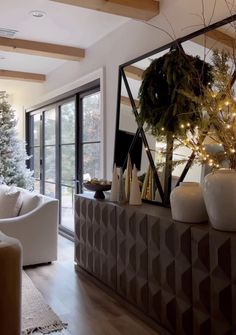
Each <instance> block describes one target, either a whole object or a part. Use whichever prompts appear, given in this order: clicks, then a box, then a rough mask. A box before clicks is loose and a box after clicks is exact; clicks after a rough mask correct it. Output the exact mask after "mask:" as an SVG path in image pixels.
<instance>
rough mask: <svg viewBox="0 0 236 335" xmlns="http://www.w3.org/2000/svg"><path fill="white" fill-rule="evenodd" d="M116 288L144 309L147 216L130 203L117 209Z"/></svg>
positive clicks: (146, 301)
mask: <svg viewBox="0 0 236 335" xmlns="http://www.w3.org/2000/svg"><path fill="white" fill-rule="evenodd" d="M116 219H117V292H118V293H119V294H120V295H121V296H123V297H124V298H126V299H127V300H128V301H129V302H131V303H132V304H134V305H135V306H137V307H138V308H140V309H141V310H142V311H144V312H146V311H147V307H148V283H147V275H148V267H147V216H146V215H145V214H143V213H138V212H137V211H136V210H135V209H133V207H131V206H130V208H121V207H117V209H116Z"/></svg>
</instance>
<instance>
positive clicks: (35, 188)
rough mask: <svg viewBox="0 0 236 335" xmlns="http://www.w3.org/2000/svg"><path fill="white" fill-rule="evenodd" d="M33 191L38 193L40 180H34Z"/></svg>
mask: <svg viewBox="0 0 236 335" xmlns="http://www.w3.org/2000/svg"><path fill="white" fill-rule="evenodd" d="M34 191H35V192H38V193H40V181H39V180H34Z"/></svg>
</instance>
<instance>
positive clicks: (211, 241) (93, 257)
mask: <svg viewBox="0 0 236 335" xmlns="http://www.w3.org/2000/svg"><path fill="white" fill-rule="evenodd" d="M75 262H76V264H77V266H79V267H81V268H83V269H84V270H86V271H87V272H88V273H90V274H91V275H93V276H94V277H95V278H96V279H98V280H99V281H101V282H102V283H103V284H105V285H107V286H108V287H109V288H110V289H112V290H114V291H115V292H116V294H118V295H119V296H121V297H122V298H123V299H124V300H125V301H127V302H129V303H130V304H132V305H133V306H135V307H136V308H138V309H139V310H140V312H141V313H142V314H143V315H145V316H146V317H148V318H150V320H152V321H153V320H154V321H155V322H156V323H157V324H158V325H160V326H161V327H163V329H166V330H168V331H169V332H170V333H172V334H189V335H192V334H204V335H205V334H206V335H209V334H216V335H224V334H225V335H226V334H227V335H228V334H230V335H231V334H232V335H233V334H236V233H227V232H220V231H216V230H214V229H212V228H211V227H210V226H209V225H208V224H198V225H197V224H186V223H182V222H174V221H173V220H172V218H171V213H170V209H167V208H163V207H158V206H152V205H148V204H143V205H142V206H138V207H137V206H130V205H120V204H117V203H112V202H109V201H106V200H102V201H99V200H95V199H93V198H90V197H88V196H84V195H76V196H75Z"/></svg>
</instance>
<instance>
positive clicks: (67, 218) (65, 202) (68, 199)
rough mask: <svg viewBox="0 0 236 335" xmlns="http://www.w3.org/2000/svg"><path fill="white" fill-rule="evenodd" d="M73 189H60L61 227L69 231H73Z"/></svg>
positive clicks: (63, 187)
mask: <svg viewBox="0 0 236 335" xmlns="http://www.w3.org/2000/svg"><path fill="white" fill-rule="evenodd" d="M73 200H74V188H72V187H66V186H62V187H61V220H62V224H63V226H65V227H66V228H68V229H70V230H72V231H73V230H74V210H73Z"/></svg>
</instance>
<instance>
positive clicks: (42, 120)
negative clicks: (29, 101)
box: [40, 112, 45, 194]
mask: <svg viewBox="0 0 236 335" xmlns="http://www.w3.org/2000/svg"><path fill="white" fill-rule="evenodd" d="M40 146H41V150H40V192H41V193H42V194H44V192H45V147H44V146H45V112H42V113H41V116H40Z"/></svg>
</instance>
